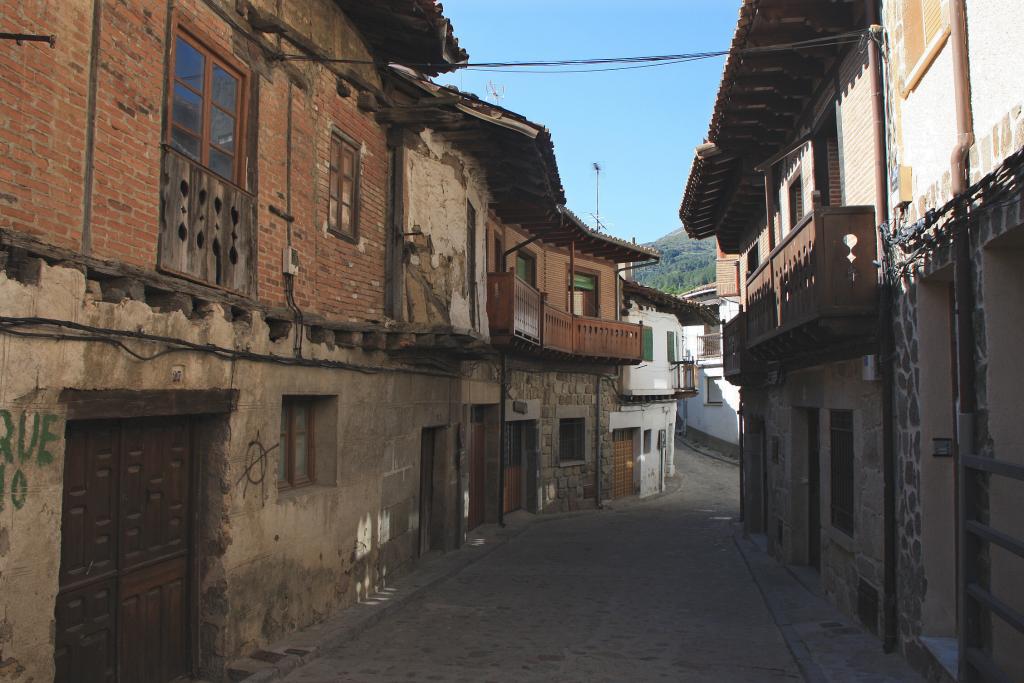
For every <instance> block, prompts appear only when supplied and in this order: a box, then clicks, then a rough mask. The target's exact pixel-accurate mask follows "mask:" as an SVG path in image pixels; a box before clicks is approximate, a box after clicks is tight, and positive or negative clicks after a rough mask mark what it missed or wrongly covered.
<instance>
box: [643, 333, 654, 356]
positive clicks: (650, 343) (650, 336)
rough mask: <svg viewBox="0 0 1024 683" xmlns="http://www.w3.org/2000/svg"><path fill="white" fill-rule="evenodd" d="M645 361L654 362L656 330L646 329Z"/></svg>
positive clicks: (644, 340)
mask: <svg viewBox="0 0 1024 683" xmlns="http://www.w3.org/2000/svg"><path fill="white" fill-rule="evenodd" d="M643 342H644V346H643V353H644V360H654V330H652V329H651V328H649V327H644V339H643Z"/></svg>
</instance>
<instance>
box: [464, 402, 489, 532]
mask: <svg viewBox="0 0 1024 683" xmlns="http://www.w3.org/2000/svg"><path fill="white" fill-rule="evenodd" d="M470 425H471V429H470V436H469V513H468V515H467V516H468V519H467V527H468V529H475V528H477V527H478V526H480V525H481V524H483V523H484V491H485V489H486V482H487V480H486V477H485V474H486V470H485V458H484V456H485V454H486V452H487V449H486V444H487V441H486V439H487V427H486V425H485V424H484V412H483V408H473V419H472V422H471V423H470Z"/></svg>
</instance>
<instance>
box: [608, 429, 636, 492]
mask: <svg viewBox="0 0 1024 683" xmlns="http://www.w3.org/2000/svg"><path fill="white" fill-rule="evenodd" d="M635 431H636V430H633V429H616V430H615V431H613V432H612V498H621V497H623V496H632V495H633V494H634V493H635V492H636V488H635V485H634V483H633V457H634V453H633V440H634V432H635Z"/></svg>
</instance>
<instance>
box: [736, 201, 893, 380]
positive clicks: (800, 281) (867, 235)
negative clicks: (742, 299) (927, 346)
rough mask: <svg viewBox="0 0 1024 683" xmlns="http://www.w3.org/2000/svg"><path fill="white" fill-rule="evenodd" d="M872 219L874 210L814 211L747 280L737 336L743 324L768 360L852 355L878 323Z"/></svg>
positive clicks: (749, 341)
mask: <svg viewBox="0 0 1024 683" xmlns="http://www.w3.org/2000/svg"><path fill="white" fill-rule="evenodd" d="M874 219H875V210H874V207H871V206H846V207H835V208H831V207H822V206H816V207H815V209H814V211H813V212H812V213H810V214H808V215H807V216H806V217H805V218H804V219H803V220H802V221H801V222H800V223H798V224H797V225H796V227H794V229H793V230H792V231H791V232H790V233H789V234H788V235H787V236H786V237H785V239H783V240H782V242H781V243H780V244H779V245H778V246H776V247H775V249H773V250H772V252H771V254H769V256H768V258H767V259H765V261H764V263H762V264H761V265H760V266H759V267H758V268H757V270H755V271H754V272H753V273H751V274H750V277H748V278H747V299H746V316H745V318H743V319H742V320H743V322H740V319H736V320H737V322H734V324H733V327H732V329H733V332H734V338H735V336H736V330H737V326H739V325H745V330H744V331H743V332H744V335H745V341H744V345H745V348H748V349H750V350H752V351H753V352H754V354H755V355H757V356H758V357H760V358H762V359H765V360H784V359H786V358H789V357H792V356H795V355H798V354H805V353H808V352H814V353H827V352H829V351H830V350H837V349H840V348H847V349H851V350H850V355H851V357H852V355H857V354H856V353H855V352H854V351H853V349H854V347H856V346H858V344H859V345H863V343H864V342H868V343H870V341H871V340H872V339H873V338H874V330H875V327H876V326H877V323H878V279H879V275H878V270H877V268H876V267H875V264H874V261H875V259H876V258H877V256H876V241H875V225H874ZM727 337H728V335H727ZM726 345H727V347H728V346H729V342H728V341H727V342H726ZM734 351H735V347H734ZM727 353H728V352H727ZM736 362H737V359H736V358H734V359H733V363H736ZM728 374H729V371H728V366H727V369H726V375H727V376H728Z"/></svg>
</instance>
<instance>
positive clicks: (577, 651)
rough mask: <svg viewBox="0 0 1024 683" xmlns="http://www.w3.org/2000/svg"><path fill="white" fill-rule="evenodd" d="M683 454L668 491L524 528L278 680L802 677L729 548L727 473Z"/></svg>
mask: <svg viewBox="0 0 1024 683" xmlns="http://www.w3.org/2000/svg"><path fill="white" fill-rule="evenodd" d="M680 453H685V455H683V456H681V457H680V458H679V460H680V462H679V463H678V465H679V470H678V472H679V474H677V476H676V478H675V480H674V485H673V487H672V490H671V492H670V493H667V494H665V495H663V496H661V497H659V498H657V499H654V500H645V501H630V502H628V503H625V504H621V505H619V504H617V505H615V506H614V509H610V510H605V511H603V512H601V513H599V514H593V513H590V514H586V513H585V514H579V515H571V516H565V517H561V518H555V519H550V520H539V521H537V522H534V523H533V524H532V525H530V527H529V528H528V529H527V530H526V531H525V532H524V533H522V534H521V535H519V536H518V537H516V538H514V539H513V540H511V541H510V542H508V543H507V544H505V545H504V546H503V547H501V548H499V549H498V550H497V551H495V552H493V553H491V554H490V555H488V556H487V557H486V558H484V559H482V560H480V561H479V562H477V563H475V564H473V565H471V566H470V567H468V568H467V569H465V570H464V571H462V572H460V573H459V574H457V575H456V576H454V577H453V578H451V579H449V580H447V581H444V582H441V583H439V584H438V585H435V586H433V587H432V588H430V589H427V590H425V591H424V592H423V593H422V594H421V595H418V596H416V598H414V599H413V600H410V601H409V603H408V604H406V605H404V606H403V607H402V608H401V609H399V610H397V611H396V613H395V614H393V615H389V616H388V617H386V618H385V619H384V620H382V621H381V622H379V623H378V624H376V625H375V626H373V627H371V628H370V629H368V630H367V631H366V632H365V633H363V634H362V636H361V637H359V638H357V639H355V640H354V641H351V642H349V643H347V644H346V645H344V646H342V647H340V648H338V649H336V650H334V651H328V652H324V653H323V656H322V657H321V658H320V659H318V660H316V661H314V662H313V663H311V664H309V665H307V666H306V667H304V668H302V669H300V670H298V671H296V672H294V673H293V674H292V675H291V676H290V677H289V678H288V679H287V680H288V681H293V682H295V683H300V682H301V683H313V682H319V681H394V680H446V681H448V680H453V681H454V680H458V681H525V680H560V681H566V680H580V681H583V680H586V681H625V680H672V681H677V680H688V681H776V680H800V678H801V676H800V672H799V668H798V667H797V664H796V663H795V662H794V660H793V657H792V656H791V654H790V652H789V650H788V649H787V646H786V644H785V642H784V640H783V637H782V635H781V634H780V631H779V629H778V628H777V627H776V625H775V623H774V622H773V620H772V617H771V614H770V613H769V611H768V609H767V608H766V606H765V603H764V601H763V600H762V597H761V595H760V594H759V592H758V588H757V586H756V585H755V583H754V581H753V580H752V578H751V576H750V573H749V572H748V569H747V567H746V566H745V564H744V560H743V557H742V556H741V555H740V553H739V552H738V551H737V549H736V546H735V544H734V542H733V526H732V524H733V520H734V519H735V517H736V515H737V509H736V504H735V501H736V488H737V485H738V481H737V479H738V471H737V468H736V467H735V466H733V465H731V464H728V463H724V462H719V461H716V460H713V459H710V458H707V457H704V456H700V455H696V454H693V453H692V452H689V451H686V450H685V449H680Z"/></svg>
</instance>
